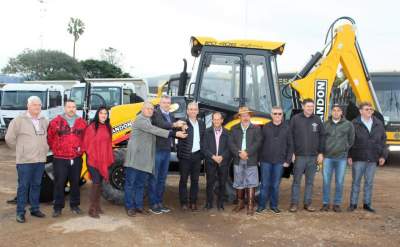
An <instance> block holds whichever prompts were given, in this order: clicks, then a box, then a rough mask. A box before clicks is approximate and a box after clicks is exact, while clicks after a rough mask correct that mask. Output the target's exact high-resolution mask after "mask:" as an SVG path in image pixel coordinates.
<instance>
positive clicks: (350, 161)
mask: <svg viewBox="0 0 400 247" xmlns="http://www.w3.org/2000/svg"><path fill="white" fill-rule="evenodd" d="M347 164H349V166H351V165H353V159H352V158H348V159H347Z"/></svg>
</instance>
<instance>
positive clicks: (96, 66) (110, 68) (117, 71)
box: [80, 59, 131, 78]
mask: <svg viewBox="0 0 400 247" xmlns="http://www.w3.org/2000/svg"><path fill="white" fill-rule="evenodd" d="M80 65H81V67H82V71H83V75H84V77H86V78H129V77H131V75H130V74H129V73H124V72H123V71H122V69H121V68H119V67H117V66H115V65H113V64H111V63H109V62H107V61H99V60H94V59H88V60H84V61H81V62H80Z"/></svg>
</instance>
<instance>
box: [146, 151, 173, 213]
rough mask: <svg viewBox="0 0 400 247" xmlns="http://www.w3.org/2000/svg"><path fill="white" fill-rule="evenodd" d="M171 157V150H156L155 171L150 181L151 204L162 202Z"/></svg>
mask: <svg viewBox="0 0 400 247" xmlns="http://www.w3.org/2000/svg"><path fill="white" fill-rule="evenodd" d="M170 157H171V152H170V151H169V150H157V151H156V164H155V168H154V171H155V172H154V176H151V178H150V182H149V200H150V205H151V206H155V205H157V204H162V201H163V196H164V191H165V182H166V181H167V175H168V169H169V160H170Z"/></svg>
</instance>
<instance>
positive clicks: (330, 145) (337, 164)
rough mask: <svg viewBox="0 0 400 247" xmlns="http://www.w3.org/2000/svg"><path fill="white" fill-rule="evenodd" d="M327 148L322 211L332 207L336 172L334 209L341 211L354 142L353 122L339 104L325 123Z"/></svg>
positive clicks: (323, 175)
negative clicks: (348, 158) (344, 183)
mask: <svg viewBox="0 0 400 247" xmlns="http://www.w3.org/2000/svg"><path fill="white" fill-rule="evenodd" d="M324 127H325V150H324V157H325V158H324V165H323V169H322V178H323V189H322V192H323V198H322V203H323V205H322V208H321V211H329V209H330V206H329V205H330V202H331V200H330V192H331V179H332V175H333V173H335V197H334V200H333V206H332V209H333V211H335V212H341V211H342V210H341V208H340V205H341V204H342V195H343V181H344V176H345V174H346V163H347V154H348V152H349V150H350V147H351V146H353V143H354V127H353V124H352V123H351V122H350V121H348V120H346V119H345V118H344V117H343V110H342V108H341V107H340V105H338V104H334V105H333V107H332V116H331V117H329V119H328V120H327V121H326V122H325V123H324Z"/></svg>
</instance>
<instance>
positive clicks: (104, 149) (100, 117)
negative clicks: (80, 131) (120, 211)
mask: <svg viewBox="0 0 400 247" xmlns="http://www.w3.org/2000/svg"><path fill="white" fill-rule="evenodd" d="M111 138H112V134H111V125H110V118H109V112H108V110H107V108H106V107H104V106H101V107H99V109H98V110H97V112H96V115H95V116H94V119H93V120H92V122H91V123H90V125H89V126H88V127H87V129H86V131H85V136H84V139H83V147H84V151H85V152H86V164H87V167H88V170H89V174H90V176H91V178H92V188H91V191H90V196H89V198H90V207H89V216H91V217H93V218H99V217H100V215H99V214H102V213H103V210H102V209H101V207H100V197H101V182H102V180H103V179H104V180H106V181H107V180H108V167H109V166H110V165H111V164H112V163H113V162H114V155H113V150H112V142H111Z"/></svg>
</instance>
